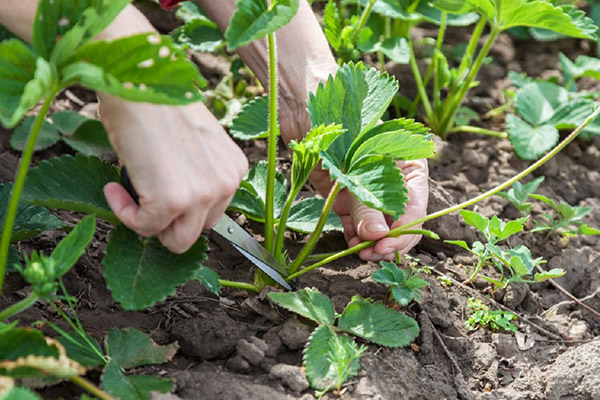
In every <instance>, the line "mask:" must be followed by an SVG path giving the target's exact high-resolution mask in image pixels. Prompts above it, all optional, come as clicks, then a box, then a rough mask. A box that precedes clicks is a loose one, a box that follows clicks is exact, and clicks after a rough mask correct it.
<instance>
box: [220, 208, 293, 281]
mask: <svg viewBox="0 0 600 400" xmlns="http://www.w3.org/2000/svg"><path fill="white" fill-rule="evenodd" d="M213 231H215V232H217V233H218V234H219V235H221V236H223V237H224V238H225V239H227V240H228V241H229V242H230V243H231V244H232V245H233V247H235V248H236V249H237V250H238V251H239V252H240V253H242V254H243V255H244V256H245V257H246V258H247V259H248V260H250V261H251V262H252V263H253V264H254V265H256V266H257V267H258V268H259V269H260V270H261V271H263V272H264V273H265V274H267V276H268V277H269V278H271V279H273V280H274V281H275V282H277V283H279V284H280V285H281V286H283V287H284V288H286V289H287V290H292V287H291V286H290V285H289V284H288V283H287V282H286V281H285V279H283V277H282V276H281V274H280V272H282V271H283V270H284V268H283V266H282V265H281V263H280V262H279V261H277V259H276V258H275V257H273V255H272V254H271V253H269V252H268V251H267V250H266V249H265V248H264V247H263V246H261V245H260V244H259V243H258V242H257V241H256V240H255V239H254V238H253V237H252V236H250V234H249V233H248V232H246V231H245V230H244V229H243V228H242V227H241V226H239V225H238V224H236V223H235V221H234V220H232V219H231V218H230V217H229V216H227V215H225V214H224V215H223V216H222V217H221V219H220V220H219V222H218V223H217V225H216V226H215V227H214V228H213ZM278 271H279V272H278Z"/></svg>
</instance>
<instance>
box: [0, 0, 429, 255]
mask: <svg viewBox="0 0 600 400" xmlns="http://www.w3.org/2000/svg"><path fill="white" fill-rule="evenodd" d="M37 1H38V0H2V2H0V24H2V25H4V26H6V27H7V28H9V29H10V30H12V31H13V32H14V33H15V34H17V35H19V36H20V37H22V38H23V39H25V40H28V41H30V40H31V26H32V21H33V18H34V15H35V10H36V8H37ZM197 1H198V3H199V4H200V5H201V6H202V7H203V8H204V9H205V10H206V12H207V13H208V14H209V15H210V17H211V18H212V19H213V20H214V21H215V22H216V23H217V25H219V27H220V28H221V29H222V30H225V29H226V28H227V25H228V23H229V20H230V18H231V15H232V13H233V11H234V10H235V0H221V1H218V2H216V1H214V0H197ZM300 3H301V5H300V9H299V11H298V14H297V15H296V16H295V17H294V19H293V20H292V21H291V22H290V23H289V24H288V25H287V26H285V27H284V28H282V29H281V30H279V31H278V32H277V45H278V63H279V77H280V80H279V92H280V93H279V94H280V102H279V106H280V109H279V118H280V125H281V130H282V136H283V139H284V141H285V142H286V143H287V142H289V141H290V140H292V139H296V140H300V139H301V138H302V137H303V135H304V134H305V133H306V132H307V131H308V130H309V128H310V120H309V117H308V113H307V112H306V100H307V99H308V93H309V92H310V91H314V90H315V89H316V87H317V85H318V84H319V82H322V81H325V80H326V79H327V77H328V75H329V74H334V73H335V71H336V69H337V66H336V63H335V60H334V58H333V56H332V54H331V52H330V50H329V46H328V44H327V41H326V39H325V37H324V36H323V34H322V31H321V28H320V27H319V24H318V22H317V20H316V18H315V16H314V14H313V13H312V10H311V9H310V6H309V5H308V3H307V2H306V0H301V2H300ZM152 31H154V28H153V27H152V25H151V24H150V23H149V22H148V21H147V20H146V18H145V17H144V16H143V15H142V14H141V13H139V12H138V11H137V10H136V9H135V8H134V7H133V6H128V7H127V8H126V9H125V10H124V11H123V12H122V13H121V14H120V15H119V16H118V17H117V19H116V20H115V21H114V22H113V23H112V24H111V25H110V26H109V27H108V28H107V29H106V30H105V31H104V32H103V33H102V34H101V35H100V37H101V38H102V39H112V38H117V37H121V36H128V35H132V34H136V33H142V32H152ZM238 54H239V55H240V57H241V58H242V59H243V61H244V62H245V63H246V64H247V65H248V66H249V67H250V68H251V69H252V70H253V71H254V73H255V74H256V76H257V77H258V79H259V80H260V81H261V82H262V84H263V86H265V87H267V80H268V62H267V59H268V57H267V47H266V43H265V42H264V41H258V42H255V43H253V44H251V45H249V46H247V47H245V48H242V49H240V50H239V51H238ZM98 97H99V99H100V114H101V118H102V121H103V123H104V124H105V126H106V129H107V131H108V134H109V139H110V141H111V144H112V146H113V148H114V149H115V151H116V153H117V154H118V156H119V158H120V160H121V162H122V163H123V164H124V165H126V166H127V169H128V171H129V175H130V177H131V180H132V182H133V185H134V186H135V188H136V190H137V192H138V194H139V196H140V204H139V205H137V204H136V203H135V202H134V201H133V200H132V199H131V197H130V196H129V194H128V193H127V192H126V191H125V189H124V188H123V187H122V186H121V185H119V184H117V183H110V184H108V185H106V187H105V188H104V193H105V196H106V199H107V201H108V203H109V205H110V206H111V208H112V210H113V212H114V213H115V215H116V216H117V217H118V218H119V219H120V220H121V221H122V222H123V223H124V224H125V225H126V226H128V227H129V228H131V229H133V230H134V231H136V232H137V233H139V234H140V235H143V236H157V237H158V238H159V240H160V241H161V242H162V243H163V244H164V245H165V246H166V247H167V248H169V249H170V250H171V251H173V252H176V253H182V252H185V251H186V250H188V249H189V248H190V247H191V246H192V244H194V243H195V241H196V240H197V239H198V237H199V236H200V234H201V233H202V231H203V230H206V229H210V228H211V227H213V226H214V225H215V224H216V223H217V221H218V219H219V218H220V216H221V215H222V214H223V213H224V212H225V209H226V208H227V205H228V204H229V203H230V202H231V199H232V198H233V195H234V193H235V191H236V189H237V186H238V184H239V182H240V181H241V180H242V178H243V177H244V174H245V173H246V171H247V169H248V161H247V160H246V157H245V155H244V154H243V153H242V151H241V150H240V148H239V147H238V146H237V145H236V144H235V143H234V142H233V140H231V138H230V137H229V135H228V134H227V133H226V132H225V130H224V129H223V128H222V127H221V125H220V124H219V123H218V121H217V120H216V118H215V117H214V116H213V115H212V114H211V113H210V111H209V110H208V109H207V108H206V107H205V106H204V105H203V104H201V103H195V104H192V105H188V106H184V107H174V106H160V105H152V104H147V103H132V102H127V101H124V100H121V99H118V98H115V97H113V96H110V95H107V94H103V93H99V94H98ZM398 166H399V167H400V168H401V169H402V171H403V173H404V175H405V180H406V183H407V187H408V189H409V198H410V201H409V204H408V205H407V207H406V212H405V214H404V215H403V216H402V217H401V218H400V219H399V220H398V221H392V220H391V219H390V218H389V217H387V216H385V215H383V214H382V213H381V212H379V211H376V210H373V209H370V208H368V207H366V206H364V205H362V204H361V203H360V202H359V201H358V200H357V199H356V198H355V197H354V196H353V195H351V194H349V193H348V192H347V191H345V190H344V191H342V192H341V193H340V195H339V196H338V199H337V201H336V204H335V206H334V211H335V212H336V213H337V214H338V215H339V216H340V218H341V220H342V223H343V225H344V236H345V238H346V241H347V242H348V245H349V246H354V245H356V244H358V243H360V242H362V241H365V240H379V241H378V242H377V244H376V245H375V246H373V247H371V248H368V249H365V250H363V251H361V252H360V253H359V256H360V257H361V258H362V259H363V260H369V261H380V260H384V259H385V260H390V259H394V258H395V257H396V253H397V252H400V253H402V254H404V253H406V252H408V251H409V250H410V249H411V248H412V247H414V246H415V245H416V244H417V243H418V241H419V240H420V236H415V235H411V236H400V237H398V238H386V237H385V236H386V235H387V233H388V232H389V229H390V228H394V227H397V226H400V225H403V224H405V223H408V222H411V221H413V220H415V219H417V218H420V217H422V216H424V215H425V214H426V208H427V199H428V184H427V179H428V169H427V162H426V160H416V161H409V162H401V163H399V164H398ZM311 181H312V183H313V184H314V186H315V187H316V189H317V190H318V191H319V192H320V193H321V194H322V195H327V193H328V191H329V189H330V187H331V186H332V183H331V181H330V180H329V175H328V174H327V171H324V170H321V169H317V170H316V171H315V172H314V173H313V174H312V176H311Z"/></svg>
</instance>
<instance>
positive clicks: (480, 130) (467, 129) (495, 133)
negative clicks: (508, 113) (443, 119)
mask: <svg viewBox="0 0 600 400" xmlns="http://www.w3.org/2000/svg"><path fill="white" fill-rule="evenodd" d="M451 132H467V133H476V134H478V135H486V136H493V137H497V138H501V139H506V138H508V135H507V134H506V132H498V131H493V130H491V129H485V128H480V127H478V126H467V125H463V126H455V127H454V128H452V129H450V130H449V131H448V133H451Z"/></svg>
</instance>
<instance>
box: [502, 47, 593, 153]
mask: <svg viewBox="0 0 600 400" xmlns="http://www.w3.org/2000/svg"><path fill="white" fill-rule="evenodd" d="M559 57H560V65H561V69H562V81H563V85H562V86H561V85H559V84H558V83H557V82H556V79H550V80H539V79H533V78H530V77H528V76H525V75H520V74H517V73H514V72H511V73H509V77H510V78H511V79H512V81H513V84H514V85H515V86H516V88H517V92H516V95H515V101H514V111H515V113H516V114H508V115H507V116H506V132H507V134H508V137H509V139H510V141H511V144H512V146H513V148H514V150H515V153H516V154H517V155H518V156H519V157H520V158H522V159H524V160H535V159H537V158H539V157H540V156H541V155H543V154H545V153H546V152H548V150H550V149H551V148H552V147H553V146H555V145H556V143H557V142H558V139H559V131H560V130H565V129H574V128H576V127H577V126H578V125H579V124H581V123H582V122H583V121H584V120H585V119H586V118H587V116H588V115H589V114H590V113H591V112H592V111H593V110H594V109H595V108H597V107H598V102H596V101H595V100H594V98H595V97H596V96H597V92H596V91H592V92H590V91H586V90H577V85H576V81H577V79H580V78H583V77H589V78H593V79H597V80H600V75H599V74H598V72H597V71H598V68H600V59H597V58H592V57H588V56H579V57H578V58H577V59H576V60H575V62H572V61H571V60H569V59H568V58H567V57H566V56H565V55H564V54H560V56H559ZM598 134H600V121H599V120H598V119H596V120H595V121H592V122H591V123H590V125H588V126H587V127H586V128H585V129H584V130H583V131H582V132H581V137H582V138H583V139H591V138H593V137H594V136H597V135H598Z"/></svg>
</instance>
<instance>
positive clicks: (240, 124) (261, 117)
mask: <svg viewBox="0 0 600 400" xmlns="http://www.w3.org/2000/svg"><path fill="white" fill-rule="evenodd" d="M268 115H269V98H268V97H267V96H260V97H256V98H254V99H252V100H250V101H249V102H247V103H246V104H244V107H243V108H242V111H240V113H239V114H238V115H237V116H236V117H235V118H234V119H233V121H232V123H231V126H230V127H229V133H231V136H233V137H234V138H236V139H241V140H253V139H264V138H266V137H267V135H268V134H269V118H268Z"/></svg>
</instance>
